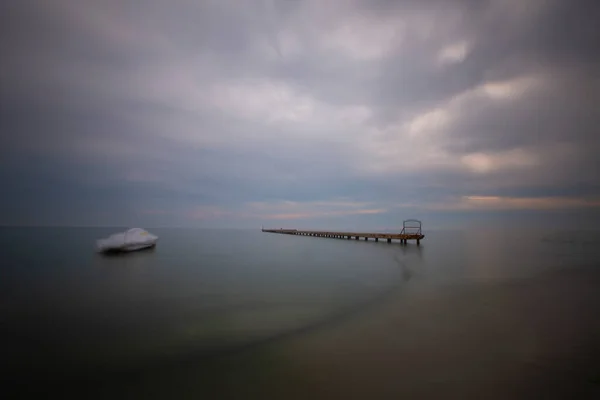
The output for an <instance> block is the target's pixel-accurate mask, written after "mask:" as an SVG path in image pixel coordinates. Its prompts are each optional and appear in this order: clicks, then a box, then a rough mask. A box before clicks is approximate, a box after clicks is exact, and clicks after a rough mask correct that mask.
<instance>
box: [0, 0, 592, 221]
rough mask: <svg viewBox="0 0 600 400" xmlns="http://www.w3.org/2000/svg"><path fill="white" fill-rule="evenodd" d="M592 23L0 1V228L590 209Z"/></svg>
mask: <svg viewBox="0 0 600 400" xmlns="http://www.w3.org/2000/svg"><path fill="white" fill-rule="evenodd" d="M598 21H600V2H598V1H594V0H589V1H583V0H581V1H559V0H547V1H546V0H526V1H525V0H498V1H493V0H490V1H476V0H406V1H393V0H287V1H274V0H248V1H242V0H239V1H233V0H231V1H226V0H211V1H200V0H169V1H167V0H164V1H158V0H144V1H142V0H138V1H136V0H102V1H99V0H96V1H91V0H39V1H33V0H4V1H2V2H0V46H1V54H2V56H1V60H0V63H1V64H0V65H1V68H0V85H1V92H0V96H1V98H0V100H1V109H0V118H1V119H0V124H1V126H0V128H1V130H0V179H1V182H2V183H1V189H0V190H1V195H0V224H17V225H21V224H25V225H32V224H34V225H36V224H38V225H48V224H50V225H117V226H123V225H125V226H144V227H152V226H182V225H185V226H199V227H233V226H236V227H258V226H260V225H261V224H264V225H265V226H275V227H279V226H287V227H308V228H310V227H315V228H328V227H330V228H348V229H352V228H357V229H358V228H365V229H366V228H369V229H384V228H393V227H395V226H397V225H401V221H402V219H405V218H412V217H416V218H422V219H423V220H424V221H423V222H424V224H427V223H429V225H430V226H438V225H448V224H450V225H452V224H458V225H459V224H461V223H462V222H464V221H467V220H474V219H477V218H479V217H483V216H485V215H488V216H496V217H499V216H508V215H511V216H517V217H522V216H525V215H543V216H544V217H543V219H545V218H548V217H550V218H553V216H555V215H556V216H559V215H562V216H565V215H571V214H570V213H575V214H578V215H587V216H592V217H596V218H597V217H598V216H599V215H600V214H599V213H598V210H599V209H600V156H599V152H600V133H599V132H598V131H599V126H600V114H599V105H600V40H599V38H600V28H598ZM586 219H587V220H588V221H589V220H590V218H586ZM597 221H600V219H597Z"/></svg>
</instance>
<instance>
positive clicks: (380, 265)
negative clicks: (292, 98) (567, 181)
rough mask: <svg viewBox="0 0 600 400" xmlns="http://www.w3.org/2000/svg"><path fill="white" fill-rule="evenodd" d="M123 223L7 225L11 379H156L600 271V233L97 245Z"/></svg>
mask: <svg viewBox="0 0 600 400" xmlns="http://www.w3.org/2000/svg"><path fill="white" fill-rule="evenodd" d="M119 230H121V229H120V228H0V249H1V253H0V265H1V268H0V323H1V326H2V338H1V339H2V346H3V350H2V361H1V362H2V364H3V367H4V369H5V370H8V371H10V373H8V374H7V375H5V377H4V379H6V380H7V381H10V382H12V383H15V384H17V385H18V384H19V383H21V384H23V383H24V384H29V383H35V384H39V385H41V387H49V388H51V387H55V386H59V387H60V386H61V385H63V384H64V385H76V384H77V383H81V382H90V381H94V382H96V381H101V382H103V384H106V385H110V384H111V382H113V381H114V382H120V381H121V380H122V379H123V378H122V377H123V376H131V374H134V375H135V376H136V378H135V382H139V385H140V386H144V385H145V383H144V379H150V380H151V379H153V378H146V377H151V376H153V375H152V374H153V372H152V371H165V370H166V371H168V370H169V369H171V368H180V367H181V365H182V364H185V365H188V366H190V368H195V367H197V366H198V365H202V363H205V362H207V361H205V360H208V359H211V360H215V359H219V358H223V357H229V356H230V355H231V354H237V353H240V352H243V351H245V350H247V349H249V348H255V349H259V350H258V351H260V348H261V346H262V347H266V346H269V344H270V343H273V342H277V341H280V342H281V341H285V340H286V338H289V337H298V336H302V335H306V334H308V333H307V332H318V331H319V330H321V329H330V328H331V327H335V326H336V324H339V323H340V321H342V320H344V319H352V318H360V316H361V315H363V316H364V315H369V314H370V313H372V312H373V310H374V309H377V307H381V306H382V305H385V304H386V302H387V303H389V302H390V301H392V300H390V299H391V298H394V299H395V300H393V301H399V302H402V301H408V302H409V301H410V300H411V298H413V297H414V298H416V297H417V296H419V293H434V294H435V296H437V295H438V293H439V294H440V295H442V294H443V293H448V292H451V291H453V290H454V291H456V290H459V288H461V287H464V286H465V285H471V286H476V287H478V286H480V287H486V286H485V285H500V284H502V283H503V282H507V281H512V280H515V279H525V278H528V277H535V276H537V275H539V274H543V273H544V272H546V271H550V270H556V269H565V270H569V269H571V268H575V267H586V268H595V267H600V247H599V246H598V245H599V244H600V240H599V238H600V237H599V235H598V233H597V232H539V231H533V230H530V231H523V232H515V231H498V230H488V231H478V232H468V231H464V232H462V231H439V232H426V235H427V236H426V238H425V240H424V241H423V242H422V244H421V246H419V247H417V246H416V245H414V244H409V245H408V246H402V245H400V244H398V243H393V244H388V243H385V242H378V243H375V242H372V241H371V242H365V241H362V240H361V241H355V240H342V239H325V238H312V237H296V236H288V235H278V234H270V233H262V232H260V231H259V230H256V231H244V230H193V229H149V230H150V232H152V233H154V234H156V235H158V236H159V237H160V240H159V244H158V246H157V247H156V248H155V249H153V250H147V251H141V252H136V253H131V254H125V255H119V256H103V255H100V254H97V253H95V251H94V242H95V240H96V239H97V238H100V237H104V236H107V235H109V234H111V233H114V232H116V231H119ZM599 293H600V292H599ZM394 296H395V297H394ZM398 296H399V297H398ZM411 296H412V297H411ZM211 362H214V361H211ZM186 368H187V367H186ZM127 374H129V375H127ZM239 374H241V375H242V376H243V375H244V372H243V371H242V372H239ZM190 384H191V385H192V386H193V384H192V383H190ZM134 393H135V391H134Z"/></svg>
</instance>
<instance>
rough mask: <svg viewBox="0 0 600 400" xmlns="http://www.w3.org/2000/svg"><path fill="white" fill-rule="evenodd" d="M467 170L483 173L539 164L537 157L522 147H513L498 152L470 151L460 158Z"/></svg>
mask: <svg viewBox="0 0 600 400" xmlns="http://www.w3.org/2000/svg"><path fill="white" fill-rule="evenodd" d="M461 162H462V163H463V165H465V166H466V167H467V168H468V169H469V170H471V171H473V172H475V173H478V174H485V173H491V172H497V171H500V170H504V169H522V168H528V167H533V166H536V165H538V164H539V158H538V157H537V156H536V155H535V154H533V153H531V152H529V151H526V150H524V149H513V150H509V151H505V152H498V153H472V154H468V155H466V156H463V157H462V158H461Z"/></svg>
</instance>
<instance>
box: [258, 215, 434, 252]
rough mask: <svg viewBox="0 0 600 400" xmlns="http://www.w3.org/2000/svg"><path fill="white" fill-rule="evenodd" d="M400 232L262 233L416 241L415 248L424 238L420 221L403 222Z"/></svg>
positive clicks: (270, 230)
mask: <svg viewBox="0 0 600 400" xmlns="http://www.w3.org/2000/svg"><path fill="white" fill-rule="evenodd" d="M403 225H404V226H403V228H402V231H401V232H400V233H376V232H335V231H306V230H299V229H283V228H280V229H264V228H261V230H262V231H263V232H269V233H281V234H284V235H299V236H315V237H326V238H336V239H348V240H349V239H354V240H359V239H364V240H369V239H375V241H376V242H378V241H379V239H386V240H387V242H388V243H391V242H392V240H399V241H400V243H402V244H407V243H408V241H409V240H416V242H417V246H418V245H420V244H421V239H423V238H424V237H425V235H423V233H422V232H421V221H418V220H415V219H409V220H406V221H404V224H403Z"/></svg>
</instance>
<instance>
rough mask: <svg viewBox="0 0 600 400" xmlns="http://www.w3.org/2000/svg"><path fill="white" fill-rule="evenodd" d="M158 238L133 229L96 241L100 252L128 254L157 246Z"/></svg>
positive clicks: (141, 230)
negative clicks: (127, 252) (128, 252)
mask: <svg viewBox="0 0 600 400" xmlns="http://www.w3.org/2000/svg"><path fill="white" fill-rule="evenodd" d="M157 241H158V236H155V235H153V234H151V233H150V232H148V231H146V230H145V229H142V228H131V229H128V230H126V231H125V232H119V233H115V234H112V235H110V236H109V237H107V238H105V239H98V240H97V241H96V248H97V249H98V251H99V252H102V253H105V252H121V251H123V252H126V251H136V250H142V249H146V248H149V247H154V246H156V242H157Z"/></svg>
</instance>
